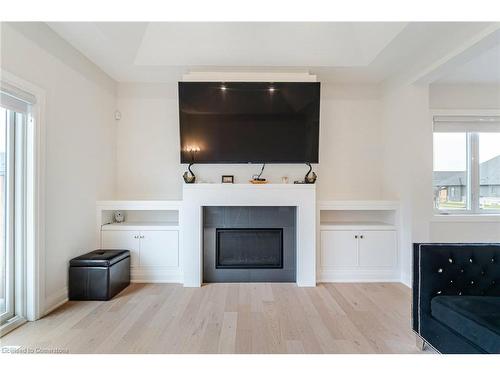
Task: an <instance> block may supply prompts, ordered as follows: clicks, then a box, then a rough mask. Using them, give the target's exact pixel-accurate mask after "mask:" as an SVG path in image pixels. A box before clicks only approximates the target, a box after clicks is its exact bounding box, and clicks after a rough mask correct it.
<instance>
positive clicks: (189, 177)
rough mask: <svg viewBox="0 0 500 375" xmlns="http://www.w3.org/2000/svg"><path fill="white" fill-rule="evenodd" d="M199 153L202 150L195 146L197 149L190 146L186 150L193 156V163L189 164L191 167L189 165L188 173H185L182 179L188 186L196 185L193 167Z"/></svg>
mask: <svg viewBox="0 0 500 375" xmlns="http://www.w3.org/2000/svg"><path fill="white" fill-rule="evenodd" d="M199 151H200V148H199V147H197V146H195V147H192V146H190V147H188V148H187V149H186V152H188V153H190V154H191V163H189V165H188V170H187V171H186V172H184V174H183V175H182V178H183V179H184V182H185V183H186V184H194V183H195V181H196V176H195V174H194V173H193V171H192V170H191V166H192V165H193V164H194V161H195V155H196V153H197V152H199Z"/></svg>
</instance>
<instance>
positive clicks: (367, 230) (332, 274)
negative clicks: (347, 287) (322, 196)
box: [318, 201, 400, 282]
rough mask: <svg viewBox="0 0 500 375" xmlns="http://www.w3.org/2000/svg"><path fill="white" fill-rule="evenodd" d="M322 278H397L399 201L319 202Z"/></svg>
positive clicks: (319, 263) (365, 279) (320, 266)
mask: <svg viewBox="0 0 500 375" xmlns="http://www.w3.org/2000/svg"><path fill="white" fill-rule="evenodd" d="M318 211H319V217H320V231H319V256H318V258H319V259H318V274H319V277H318V278H319V280H320V281H324V282H333V281H350V282H356V281H398V280H399V278H400V275H399V274H400V271H399V261H398V259H399V256H398V253H399V250H398V233H399V232H398V218H399V215H398V205H397V203H395V202H380V201H371V202H321V203H320V204H319V209H318Z"/></svg>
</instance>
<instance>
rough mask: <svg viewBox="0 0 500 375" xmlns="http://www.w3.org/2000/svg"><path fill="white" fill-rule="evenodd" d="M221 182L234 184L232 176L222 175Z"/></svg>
mask: <svg viewBox="0 0 500 375" xmlns="http://www.w3.org/2000/svg"><path fill="white" fill-rule="evenodd" d="M221 182H222V183H223V184H234V176H232V175H223V176H222V181H221Z"/></svg>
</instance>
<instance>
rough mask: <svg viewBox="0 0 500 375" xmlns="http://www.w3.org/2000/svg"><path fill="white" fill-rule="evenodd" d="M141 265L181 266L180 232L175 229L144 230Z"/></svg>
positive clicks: (142, 233)
mask: <svg viewBox="0 0 500 375" xmlns="http://www.w3.org/2000/svg"><path fill="white" fill-rule="evenodd" d="M140 237H141V255H140V265H141V266H162V267H178V266H179V232H178V231H174V230H158V231H143V232H141V234H140Z"/></svg>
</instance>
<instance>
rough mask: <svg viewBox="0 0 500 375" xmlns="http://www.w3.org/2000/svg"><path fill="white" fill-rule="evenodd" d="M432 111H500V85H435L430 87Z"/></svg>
mask: <svg viewBox="0 0 500 375" xmlns="http://www.w3.org/2000/svg"><path fill="white" fill-rule="evenodd" d="M429 107H430V108H432V109H453V110H455V109H477V110H482V109H486V110H490V109H500V85H498V84H484V83H483V84H481V83H479V84H473V83H462V84H460V83H434V84H432V85H430V91H429Z"/></svg>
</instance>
